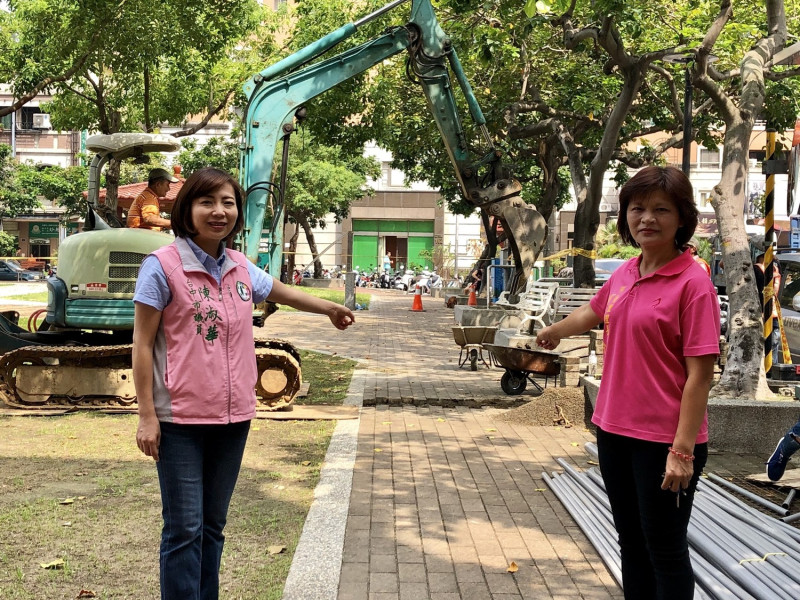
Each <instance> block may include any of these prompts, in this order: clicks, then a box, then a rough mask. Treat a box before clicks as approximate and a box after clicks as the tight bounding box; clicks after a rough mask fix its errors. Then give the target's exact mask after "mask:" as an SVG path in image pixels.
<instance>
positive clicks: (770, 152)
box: [764, 129, 775, 376]
mask: <svg viewBox="0 0 800 600" xmlns="http://www.w3.org/2000/svg"><path fill="white" fill-rule="evenodd" d="M774 155H775V130H774V129H767V156H766V161H767V164H769V161H771V160H773V158H774ZM769 171H771V169H770V170H768V171H767V182H766V190H765V196H764V371H765V372H766V373H767V376H769V372H770V369H772V312H773V302H775V292H774V287H773V275H772V274H773V269H774V268H775V265H774V261H775V257H774V256H773V254H772V246H773V242H774V240H775V174H774V173H770V172H769Z"/></svg>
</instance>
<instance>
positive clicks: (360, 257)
mask: <svg viewBox="0 0 800 600" xmlns="http://www.w3.org/2000/svg"><path fill="white" fill-rule="evenodd" d="M376 266H378V236H377V235H353V268H354V269H355V268H356V267H358V268H359V269H360V270H361V271H371V270H372V269H374V268H375V267H376Z"/></svg>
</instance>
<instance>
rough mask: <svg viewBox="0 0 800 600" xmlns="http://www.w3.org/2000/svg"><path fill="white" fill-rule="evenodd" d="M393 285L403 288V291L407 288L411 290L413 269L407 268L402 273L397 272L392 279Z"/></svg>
mask: <svg viewBox="0 0 800 600" xmlns="http://www.w3.org/2000/svg"><path fill="white" fill-rule="evenodd" d="M394 287H395V289H398V290H403V291H404V292H407V291H409V290H412V291H413V289H414V271H412V270H410V269H409V270H407V271H406V272H405V273H404V274H402V275H399V274H398V275H397V277H396V278H395V281H394Z"/></svg>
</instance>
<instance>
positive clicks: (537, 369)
mask: <svg viewBox="0 0 800 600" xmlns="http://www.w3.org/2000/svg"><path fill="white" fill-rule="evenodd" d="M483 347H484V348H486V349H487V350H488V351H489V353H490V355H491V357H492V359H493V361H494V362H495V364H497V366H499V367H502V368H503V369H505V370H506V372H505V373H503V377H502V378H501V379H500V387H501V388H502V389H503V391H504V392H505V393H506V394H509V395H510V396H516V395H519V394H521V393H522V392H524V391H525V388H526V387H527V386H528V382H531V383H532V384H533V385H534V386H535V387H536V389H537V391H538V392H539V393H540V394H541V393H542V392H543V391H544V389H543V388H542V386H540V385H539V383H538V382H536V381H535V380H534V376H540V377H541V376H544V378H545V380H544V384H545V386H546V385H547V378H548V377H550V376H555V375H558V374H559V373H560V372H561V365H560V364H559V363H558V362H557V359H558V357H559V356H560V353H558V352H548V351H547V350H530V349H528V348H511V347H509V346H496V345H494V344H484V346H483Z"/></svg>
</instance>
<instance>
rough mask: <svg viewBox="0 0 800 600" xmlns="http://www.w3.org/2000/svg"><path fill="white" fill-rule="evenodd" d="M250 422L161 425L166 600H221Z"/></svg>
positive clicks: (162, 566)
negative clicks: (231, 512)
mask: <svg viewBox="0 0 800 600" xmlns="http://www.w3.org/2000/svg"><path fill="white" fill-rule="evenodd" d="M249 431H250V421H245V422H243V423H234V424H230V425H176V424H174V423H161V444H160V447H159V460H158V462H157V463H156V466H157V469H158V481H159V484H160V485H161V504H162V516H163V518H164V528H163V529H162V531H161V560H160V570H161V599H162V600H217V598H218V597H219V566H220V559H221V557H222V546H223V544H224V542H225V536H224V535H223V533H222V530H223V529H224V528H225V522H226V520H227V516H228V505H229V504H230V500H231V496H232V495H233V488H234V487H235V486H236V480H237V478H238V477H239V468H240V466H241V464H242V455H243V454H244V447H245V443H246V442H247V434H248V432H249Z"/></svg>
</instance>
